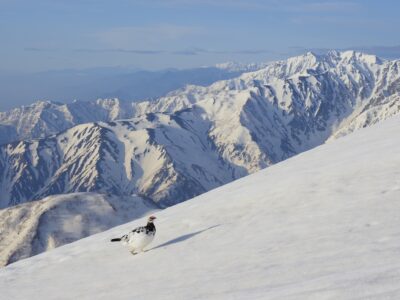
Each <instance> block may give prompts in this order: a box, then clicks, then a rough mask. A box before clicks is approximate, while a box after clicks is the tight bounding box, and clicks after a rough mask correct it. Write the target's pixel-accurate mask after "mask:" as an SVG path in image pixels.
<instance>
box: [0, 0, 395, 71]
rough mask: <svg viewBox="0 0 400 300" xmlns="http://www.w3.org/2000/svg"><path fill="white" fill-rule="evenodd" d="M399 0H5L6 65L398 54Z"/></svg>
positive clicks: (1, 21) (1, 31) (161, 64)
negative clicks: (328, 52) (335, 52)
mask: <svg viewBox="0 0 400 300" xmlns="http://www.w3.org/2000/svg"><path fill="white" fill-rule="evenodd" d="M399 12H400V1H394V0H380V1H372V0H349V1H341V0H332V1H329V0H327V1H324V0H310V1H308V0H302V1H300V0H299V1H298V0H279V1H278V0H264V1H261V0H230V1H228V0H114V1H112V0H107V1H106V0H35V1H32V0H26V1H23V0H0V38H1V41H2V42H1V47H0V55H1V57H2V59H1V60H0V70H7V71H27V72H31V71H46V70H54V69H66V68H68V69H69V68H72V69H76V68H92V67H104V66H128V67H136V68H142V69H162V68H167V67H178V68H188V67H195V66H201V65H211V64H214V63H218V62H224V61H228V60H235V61H241V62H251V61H255V62H257V61H269V60H275V59H281V58H285V57H288V56H291V55H295V54H298V53H302V52H305V51H307V50H309V49H314V50H316V51H320V50H323V49H348V48H355V49H358V50H364V51H367V52H372V53H377V54H378V55H381V56H384V57H389V58H393V57H400V35H399V33H398V29H399V28H400V18H399V17H398V13H399Z"/></svg>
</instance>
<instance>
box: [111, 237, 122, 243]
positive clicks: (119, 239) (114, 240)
mask: <svg viewBox="0 0 400 300" xmlns="http://www.w3.org/2000/svg"><path fill="white" fill-rule="evenodd" d="M119 241H121V238H115V239H111V242H119Z"/></svg>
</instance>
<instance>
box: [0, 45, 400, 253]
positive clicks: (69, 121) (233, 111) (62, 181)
mask: <svg viewBox="0 0 400 300" xmlns="http://www.w3.org/2000/svg"><path fill="white" fill-rule="evenodd" d="M399 64H400V62H399V61H383V60H380V59H379V58H377V57H375V56H371V55H365V54H362V53H357V52H352V51H348V52H330V53H328V54H327V55H324V56H317V55H314V54H312V53H307V54H306V55H303V56H299V57H294V58H291V59H288V60H286V61H281V62H275V63H271V64H268V65H266V66H265V67H264V68H263V69H261V70H258V71H255V72H249V73H245V74H243V75H241V76H240V77H238V78H235V79H231V80H224V81H219V82H217V83H214V84H212V85H210V86H208V87H201V86H193V85H192V86H187V87H185V88H183V89H180V90H177V91H174V92H171V93H169V94H168V95H167V96H165V97H162V98H160V99H158V100H157V101H144V102H141V103H128V102H123V101H120V100H118V99H104V100H101V99H100V100H97V101H94V102H75V103H72V104H57V103H51V102H39V103H36V104H35V105H32V106H29V107H22V108H20V109H16V110H13V111H12V112H11V113H10V112H8V113H3V114H1V115H0V119H1V120H3V121H2V122H3V125H2V126H0V132H5V133H6V134H8V135H7V136H11V135H14V136H16V137H17V139H20V138H22V137H24V139H25V140H22V141H20V142H13V143H9V144H4V145H3V146H0V193H1V195H2V197H1V198H0V208H7V207H10V206H14V205H20V204H23V203H26V202H30V201H34V200H39V199H43V198H44V197H47V196H51V195H57V194H68V193H75V192H93V193H105V194H109V195H115V196H118V197H129V196H131V195H138V196H139V197H142V198H143V199H146V200H147V201H149V202H152V203H153V205H155V206H157V207H167V206H170V205H173V204H177V203H179V202H182V201H185V200H187V199H190V198H192V197H194V196H196V195H199V194H201V193H204V192H207V191H209V190H211V189H214V188H216V187H218V186H221V185H223V184H226V183H228V182H231V181H233V180H235V179H238V178H241V177H243V176H245V175H248V174H251V173H254V172H256V171H258V170H261V169H263V168H265V167H268V166H271V165H273V164H276V163H278V162H280V161H282V160H285V159H287V158H289V157H292V156H293V155H296V154H298V153H301V152H303V151H305V150H309V149H311V148H313V147H315V146H318V145H321V144H323V143H324V142H326V141H332V140H334V139H336V138H337V137H340V136H343V135H347V134H348V133H350V132H352V131H354V130H356V129H359V128H363V127H366V126H369V125H371V124H375V123H377V122H379V121H381V120H384V119H386V118H388V117H390V116H392V115H395V114H397V113H398V112H399V111H400V101H399V100H400V99H399V97H400V96H399V95H400V93H399V92H400V85H399V84H400V75H399V67H400V66H399ZM100 121H104V122H100ZM77 124H80V125H77ZM37 137H42V138H41V139H39V140H37V139H36V140H35V139H32V138H37ZM2 139H3V140H5V139H6V138H4V137H3V138H2ZM0 140H1V138H0ZM76 203H77V208H76V210H77V211H78V210H79V205H81V204H80V203H78V202H76ZM32 222H33V221H32ZM63 235H64V234H62V235H60V240H63V239H64V238H63ZM80 236H81V235H79V234H77V237H80ZM1 238H2V237H1V236H0V239H1ZM3 241H5V240H4V238H3ZM0 244H1V243H0ZM43 249H44V248H43ZM35 251H36V250H35ZM35 251H33V252H30V253H37V251H36V252H35ZM14 252H17V250H15V251H14ZM23 253H25V252H23ZM26 253H28V252H26ZM7 259H8V258H7Z"/></svg>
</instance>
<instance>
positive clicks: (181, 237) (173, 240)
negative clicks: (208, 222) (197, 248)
mask: <svg viewBox="0 0 400 300" xmlns="http://www.w3.org/2000/svg"><path fill="white" fill-rule="evenodd" d="M218 226H221V224H218V225H214V226H211V227H208V228H206V229H202V230H199V231H196V232H192V233H188V234H184V235H181V236H179V237H177V238H174V239H172V240H169V241H168V242H165V243H164V244H161V245H158V246H157V247H154V248H151V249H149V250H148V251H150V250H155V249H157V248H162V247H165V246H169V245H173V244H176V243H180V242H183V241H186V240H188V239H190V238H192V237H194V236H196V235H198V234H200V233H202V232H204V231H207V230H210V229H213V228H215V227H218Z"/></svg>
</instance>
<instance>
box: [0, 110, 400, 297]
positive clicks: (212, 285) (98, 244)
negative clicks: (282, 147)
mask: <svg viewBox="0 0 400 300" xmlns="http://www.w3.org/2000/svg"><path fill="white" fill-rule="evenodd" d="M399 130H400V118H399V117H394V118H392V119H390V120H388V121H385V122H382V123H381V124H378V125H376V126H373V127H370V128H367V129H363V130H360V131H358V132H356V133H354V134H352V135H349V136H347V137H344V138H342V139H339V140H337V141H334V142H332V143H329V144H326V145H323V146H320V147H318V148H315V149H313V150H311V151H308V152H305V153H302V154H300V155H298V156H296V157H294V158H291V159H288V160H286V161H284V162H282V163H279V164H277V165H275V166H272V167H270V168H268V169H266V170H263V171H260V172H258V173H255V174H253V175H250V176H247V177H245V178H242V179H240V180H237V181H235V182H233V183H231V184H227V185H225V186H222V187H220V188H217V189H215V190H213V191H211V192H208V193H206V194H203V195H201V196H199V197H197V198H194V199H192V200H190V201H187V202H185V203H182V204H179V205H176V206H173V207H171V208H168V209H166V210H164V211H162V212H159V213H157V222H156V226H157V235H156V238H155V240H154V242H153V244H152V245H151V246H150V247H149V248H150V251H148V252H145V253H141V254H139V255H136V256H132V255H131V254H130V253H129V252H128V250H127V249H126V248H124V247H123V246H122V245H120V244H118V243H110V242H109V240H110V238H113V237H116V236H119V235H121V234H123V233H125V232H127V231H128V230H130V229H132V228H134V227H135V226H137V225H139V224H143V223H144V222H145V219H141V220H137V221H135V222H132V223H128V224H125V225H123V226H119V227H116V228H113V229H112V230H109V231H107V232H104V233H101V234H97V235H94V236H91V237H88V238H86V239H83V240H80V241H78V242H75V243H72V244H69V245H66V246H63V247H60V248H58V249H55V250H53V251H50V252H47V253H44V254H41V255H38V256H35V257H33V258H29V259H26V260H22V261H19V262H16V263H15V264H11V265H9V266H7V267H6V268H4V269H2V270H0V289H1V291H2V297H4V298H5V299H15V300H19V299H27V298H35V299H43V300H45V299H93V298H96V299H398V298H399V297H400V290H399V285H398V283H399V281H400V256H399V255H398V252H399V249H400V240H399V235H400V218H399V215H398V212H399V209H400V202H399V199H400V171H399V170H400V151H399V150H400V140H399V139H398V132H399Z"/></svg>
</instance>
